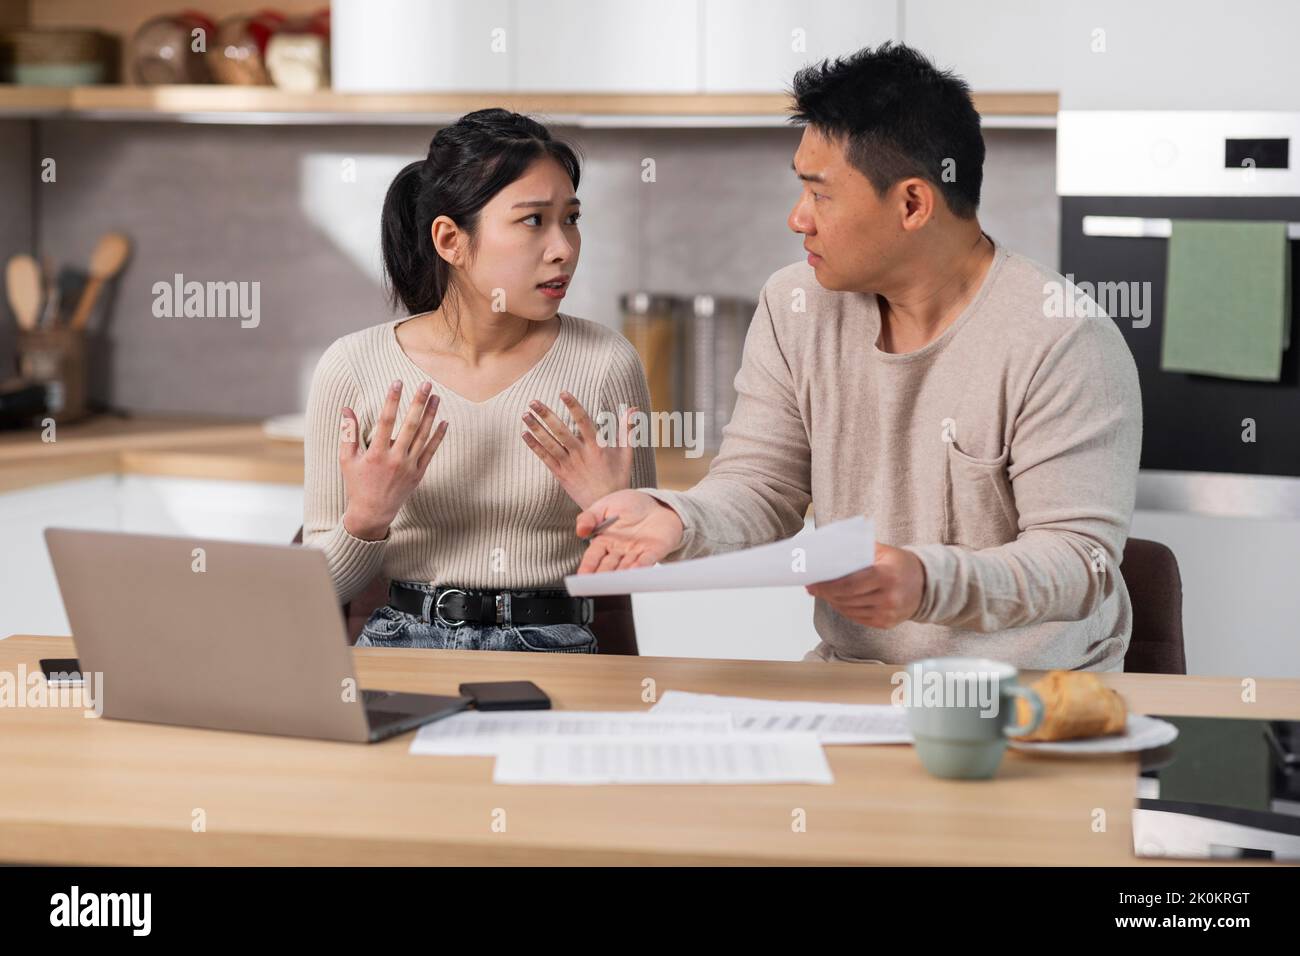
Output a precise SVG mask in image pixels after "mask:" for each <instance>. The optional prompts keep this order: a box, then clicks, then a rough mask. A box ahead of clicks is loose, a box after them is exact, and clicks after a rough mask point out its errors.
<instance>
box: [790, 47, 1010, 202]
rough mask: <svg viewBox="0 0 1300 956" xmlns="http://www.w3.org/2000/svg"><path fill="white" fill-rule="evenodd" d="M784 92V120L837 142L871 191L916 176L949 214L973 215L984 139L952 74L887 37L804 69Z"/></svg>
mask: <svg viewBox="0 0 1300 956" xmlns="http://www.w3.org/2000/svg"><path fill="white" fill-rule="evenodd" d="M792 94H793V96H794V104H795V105H794V108H793V109H792V110H791V114H792V115H791V117H790V122H792V123H795V124H798V125H805V124H806V125H810V126H812V127H813V128H814V129H816V130H817V131H818V132H819V133H821V134H822V135H823V136H826V137H827V138H828V139H831V140H834V141H837V142H842V143H844V146H845V155H846V158H847V159H848V161H849V163H851V164H852V165H853V167H854V168H855V169H857V170H858V171H859V172H861V173H862V174H863V175H864V176H866V177H867V179H868V180H870V182H871V185H872V186H873V187H875V190H876V194H877V195H879V196H883V195H884V194H885V192H886V191H887V190H888V189H889V188H890V187H891V186H893V185H894V184H895V183H897V182H898V181H899V180H901V179H907V178H909V177H912V176H916V177H918V178H921V179H924V180H926V181H927V182H930V183H933V184H934V186H935V187H936V188H937V189H938V190H939V191H940V192H941V193H942V194H943V198H944V199H945V200H946V201H947V203H948V208H949V209H951V210H952V211H953V213H954V214H955V215H957V216H959V217H961V218H963V219H970V218H972V217H974V215H975V210H976V209H977V208H979V203H980V184H981V183H982V181H983V179H984V136H983V134H982V133H981V132H980V117H979V113H977V112H976V111H975V104H974V103H972V102H971V95H970V87H969V86H968V85H967V84H966V81H965V80H963V79H961V78H960V77H958V76H956V75H955V74H953V73H952V71H950V70H940V69H938V68H937V67H936V66H935V65H934V64H933V63H932V62H930V60H929V59H928V58H927V57H926V56H925V54H923V53H921V52H920V51H918V50H914V49H912V48H911V47H909V46H906V45H904V44H901V43H892V42H887V43H882V44H881V45H880V46H879V47H877V48H875V49H872V48H871V47H867V48H865V49H862V50H859V51H858V52H856V53H853V54H850V55H849V56H847V57H838V58H836V59H834V60H822V61H821V62H820V63H814V64H812V65H811V66H807V67H804V68H803V69H802V70H800V71H799V72H798V73H796V74H795V77H794V88H793V90H792ZM946 161H950V162H946ZM945 171H947V175H946V176H945ZM945 180H947V181H945Z"/></svg>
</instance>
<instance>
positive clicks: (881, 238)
mask: <svg viewBox="0 0 1300 956" xmlns="http://www.w3.org/2000/svg"><path fill="white" fill-rule="evenodd" d="M846 145H847V142H843V143H841V142H837V141H835V140H832V139H827V138H826V137H825V136H823V135H822V134H821V133H820V132H818V131H817V130H816V129H814V128H813V127H811V126H806V127H804V132H803V139H801V140H800V142H799V148H798V150H796V151H795V154H794V171H795V174H796V175H797V176H798V177H799V178H800V180H801V181H802V183H803V192H802V193H801V194H800V196H799V200H798V201H797V202H796V203H795V205H794V209H793V210H791V212H790V217H789V219H787V220H786V222H787V224H788V225H789V226H790V228H791V229H793V230H794V231H795V232H797V233H799V234H800V235H802V236H803V237H804V250H805V251H806V252H808V253H809V257H808V262H809V264H810V265H811V266H812V267H813V270H814V271H815V273H816V275H817V282H818V284H819V285H821V286H822V288H824V289H830V290H831V291H834V292H870V291H874V290H875V289H877V288H879V281H880V278H881V277H882V276H884V275H887V274H888V273H889V271H890V270H891V268H892V260H893V258H894V257H895V256H896V255H897V252H898V249H899V245H898V244H899V241H900V240H902V239H903V238H904V236H903V230H902V229H901V227H900V225H899V220H898V215H897V210H896V209H895V208H894V207H893V205H892V204H891V201H890V197H891V196H893V194H894V190H892V189H891V190H889V191H888V192H887V193H886V195H885V197H883V198H882V197H880V196H877V195H876V190H875V188H874V187H873V186H872V185H871V182H870V180H868V179H867V177H866V176H864V175H863V174H862V173H860V172H858V170H856V169H854V168H853V166H851V165H850V164H849V161H848V159H847V158H846V157H845V155H844V147H845V146H846ZM890 250H893V254H892V255H891V252H890Z"/></svg>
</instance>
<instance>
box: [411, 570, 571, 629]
mask: <svg viewBox="0 0 1300 956" xmlns="http://www.w3.org/2000/svg"><path fill="white" fill-rule="evenodd" d="M429 593H430V592H429V591H427V590H425V589H423V588H413V587H410V586H409V585H406V584H403V583H402V582H400V581H392V582H390V583H389V585H388V603H389V605H390V606H391V607H394V608H396V609H397V610H399V611H405V612H406V613H407V614H411V615H414V616H415V617H418V618H421V619H422V620H425V621H428V620H429V618H427V617H425V616H424V599H425V598H426V597H428V596H429ZM546 593H550V594H554V595H555V596H554V597H519V596H517V595H515V594H514V593H513V592H511V591H479V590H471V589H468V588H436V589H435V590H434V591H433V604H432V605H431V606H430V608H429V610H430V614H431V615H432V616H433V617H434V618H435V619H436V620H438V621H439V622H441V623H443V624H447V625H450V626H452V627H455V626H457V625H459V624H471V623H472V624H495V625H498V626H501V627H510V626H512V625H515V624H590V623H591V619H592V616H593V613H594V610H595V605H594V604H593V602H592V600H591V598H575V597H569V596H568V595H566V594H565V593H564V592H563V591H551V592H546Z"/></svg>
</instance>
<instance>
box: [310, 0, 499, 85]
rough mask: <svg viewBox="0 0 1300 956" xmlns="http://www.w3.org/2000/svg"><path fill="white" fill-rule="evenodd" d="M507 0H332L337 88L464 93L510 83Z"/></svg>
mask: <svg viewBox="0 0 1300 956" xmlns="http://www.w3.org/2000/svg"><path fill="white" fill-rule="evenodd" d="M513 7H514V4H513V2H512V0H473V2H466V0H333V2H332V3H331V4H330V20H331V31H330V32H331V34H332V36H333V42H332V49H331V51H330V57H331V60H332V67H331V71H332V74H333V87H334V89H335V90H338V91H339V92H342V93H464V92H471V91H472V92H496V91H506V90H509V89H510V88H511V85H512V66H513V64H512V59H511V58H512V56H513V52H512V47H511V41H512V37H511V35H510V33H511V31H510V23H511V15H512V11H513Z"/></svg>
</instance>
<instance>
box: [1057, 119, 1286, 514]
mask: <svg viewBox="0 0 1300 956" xmlns="http://www.w3.org/2000/svg"><path fill="white" fill-rule="evenodd" d="M1298 153H1300V114H1298V113H1267V112H1195V111H1171V112H1148V111H1117V112H1107V111H1063V112H1061V113H1060V115H1059V117H1058V129H1057V192H1058V194H1059V196H1060V211H1061V272H1062V273H1064V274H1065V275H1066V276H1067V277H1068V278H1070V279H1071V280H1072V281H1074V282H1075V283H1076V284H1078V285H1080V286H1082V287H1084V288H1086V289H1093V290H1096V289H1104V290H1110V291H1112V292H1115V291H1117V290H1118V291H1122V292H1124V293H1125V295H1126V296H1128V297H1129V300H1128V303H1127V304H1128V306H1129V308H1128V311H1127V314H1124V315H1120V316H1114V315H1113V314H1112V317H1113V318H1115V320H1116V323H1117V325H1118V327H1119V329H1120V331H1121V332H1122V333H1123V335H1124V338H1125V339H1126V340H1127V342H1128V345H1129V348H1130V349H1131V350H1132V353H1133V358H1134V361H1135V362H1136V364H1137V369H1138V375H1139V377H1140V380H1141V386H1142V403H1143V443H1142V474H1141V477H1140V479H1139V486H1138V504H1137V507H1138V508H1139V509H1143V508H1146V509H1152V510H1164V511H1185V512H1200V513H1208V514H1218V515H1231V516H1242V517H1289V518H1296V517H1300V362H1298V361H1297V359H1298V358H1300V343H1297V342H1295V333H1296V329H1297V324H1296V321H1295V313H1296V311H1297V309H1300V295H1292V296H1291V305H1290V309H1289V311H1288V312H1287V314H1286V315H1285V316H1284V319H1283V324H1284V328H1285V330H1286V333H1287V334H1286V335H1284V338H1289V339H1290V341H1291V342H1292V343H1294V344H1292V345H1290V346H1289V347H1287V348H1286V349H1285V351H1284V352H1283V353H1282V361H1281V374H1280V378H1279V380H1278V381H1276V382H1272V381H1246V380H1236V379H1230V378H1219V377H1214V376H1211V375H1204V374H1188V373H1180V372H1170V371H1164V370H1162V369H1161V332H1162V328H1163V325H1164V321H1165V318H1166V317H1165V298H1166V263H1167V252H1168V244H1169V243H1168V240H1169V236H1170V232H1171V227H1172V221H1174V220H1179V219H1196V220H1205V219H1212V220H1272V221H1281V222H1285V223H1287V227H1286V228H1287V233H1288V235H1289V236H1290V238H1291V240H1292V241H1291V242H1290V243H1288V247H1289V255H1290V262H1291V272H1292V275H1297V274H1300V272H1297V266H1300V155H1298ZM1102 284H1106V285H1105V286H1103V285H1102ZM1101 304H1102V306H1103V308H1104V307H1105V303H1101ZM1284 311H1287V310H1285V309H1284ZM1238 318H1239V317H1238V316H1234V315H1224V316H1223V321H1224V322H1225V323H1227V322H1233V321H1236V320H1237V319H1238ZM1247 423H1249V425H1248V424H1247ZM1248 432H1249V434H1247V433H1248ZM1248 439H1249V440H1248Z"/></svg>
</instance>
